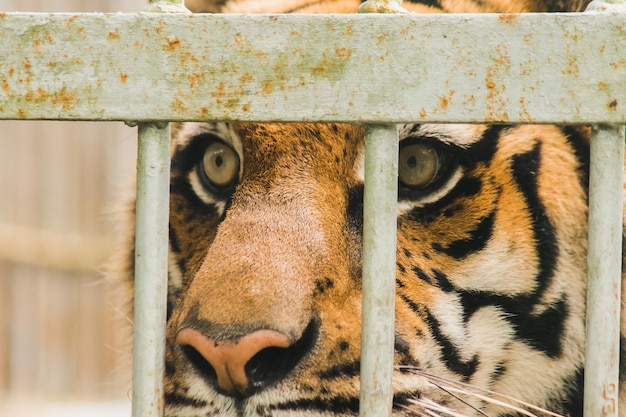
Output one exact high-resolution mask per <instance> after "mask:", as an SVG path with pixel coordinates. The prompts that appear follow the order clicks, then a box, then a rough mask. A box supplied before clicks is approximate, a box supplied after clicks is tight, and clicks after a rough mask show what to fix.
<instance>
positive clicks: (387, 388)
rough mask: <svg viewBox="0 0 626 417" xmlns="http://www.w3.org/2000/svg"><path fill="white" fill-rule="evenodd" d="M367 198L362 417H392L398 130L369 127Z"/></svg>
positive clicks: (364, 224)
mask: <svg viewBox="0 0 626 417" xmlns="http://www.w3.org/2000/svg"><path fill="white" fill-rule="evenodd" d="M364 184H365V189H364V196H363V308H362V312H361V315H362V327H363V330H362V334H361V345H362V349H361V395H360V406H359V415H360V416H361V417H385V416H390V415H391V406H392V399H393V390H392V386H391V376H392V374H393V360H394V357H393V355H394V353H393V352H394V350H393V344H394V318H395V308H394V300H395V289H396V279H395V277H396V221H397V219H396V217H397V210H398V208H397V196H398V128H397V126H395V125H381V126H368V128H367V134H366V135H365V182H364Z"/></svg>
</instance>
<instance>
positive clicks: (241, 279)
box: [165, 0, 626, 417]
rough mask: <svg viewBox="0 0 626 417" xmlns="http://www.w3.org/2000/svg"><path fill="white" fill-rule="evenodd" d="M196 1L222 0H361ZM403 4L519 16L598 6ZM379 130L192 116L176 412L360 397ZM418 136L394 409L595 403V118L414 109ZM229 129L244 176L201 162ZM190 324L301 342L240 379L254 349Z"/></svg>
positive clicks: (311, 407)
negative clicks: (369, 153) (434, 117)
mask: <svg viewBox="0 0 626 417" xmlns="http://www.w3.org/2000/svg"><path fill="white" fill-rule="evenodd" d="M187 3H188V6H189V7H191V8H192V9H194V11H220V12H233V11H236V12H242V11H252V12H295V11H298V12H302V11H304V12H309V11H310V12H313V11H314V12H319V11H326V12H328V11H339V12H344V11H345V12H348V11H352V10H353V9H354V8H355V7H356V6H358V2H350V0H345V1H333V0H328V1H318V2H316V1H312V0H311V1H307V0H301V1H298V0H293V1H272V0H266V1H258V0H257V1H252V0H230V1H221V0H218V1H215V2H202V1H200V0H199V1H195V2H194V1H188V2H187ZM344 6H345V7H344ZM404 6H405V7H407V6H408V7H407V8H411V9H413V10H417V11H433V10H438V11H442V10H443V11H446V12H470V11H497V12H519V11H529V10H562V9H568V10H580V9H581V8H582V7H584V4H582V3H577V2H571V3H569V4H566V3H565V2H559V1H555V2H550V1H543V2H540V1H537V2H533V1H531V0H528V1H519V2H516V1H507V0H501V1H496V0H483V1H479V0H474V1H471V0H466V1H464V0H458V1H453V0H450V1H446V0H440V1H423V2H409V4H407V2H405V4H404ZM363 135H364V132H363V130H362V129H361V128H360V127H356V126H350V125H342V124H248V123H232V124H225V123H186V124H182V125H175V129H174V133H173V145H172V148H173V151H172V152H173V160H172V174H171V203H170V204H171V205H170V208H171V216H170V266H169V268H170V291H169V305H168V306H169V308H168V326H167V353H166V392H165V399H166V415H167V416H180V417H187V416H217V415H219V416H225V417H261V416H277V417H278V416H320V417H321V416H333V417H338V416H355V415H356V414H357V413H358V403H359V400H358V397H359V381H358V377H359V367H360V363H359V353H360V347H359V346H360V308H361V307H360V297H361V292H360V282H361V245H362V227H363V225H362V214H363V213H362V211H363V207H362V203H363V202H362V199H363ZM400 139H401V143H400V149H401V150H400V157H401V158H400V159H401V163H400V166H401V174H400V178H399V195H398V242H397V273H396V300H395V302H396V325H395V363H396V369H395V371H394V375H393V385H394V406H393V411H394V415H395V416H421V415H445V416H449V415H466V416H479V415H489V416H501V417H503V416H519V415H523V414H521V411H520V410H519V409H516V408H514V407H517V406H518V405H517V404H518V403H516V402H515V401H514V400H512V398H515V399H518V400H520V401H523V402H524V403H525V404H531V405H533V406H536V407H540V408H543V409H546V410H550V411H551V412H554V413H560V414H563V415H568V416H581V415H582V379H583V356H584V313H585V283H586V239H587V227H586V219H587V197H586V195H587V183H588V169H589V130H588V129H587V128H584V127H562V126H534V125H525V126H513V125H490V126H485V125H416V124H408V125H403V126H400ZM213 144H218V146H219V147H220V149H226V151H225V152H226V154H224V155H231V156H234V157H235V159H236V160H238V162H239V165H238V169H235V170H234V171H233V172H234V183H232V184H231V183H228V184H227V185H220V186H216V184H215V183H212V182H211V180H210V179H208V178H207V177H208V176H210V175H209V174H206V171H205V170H204V168H203V167H204V165H203V158H204V155H205V153H206V152H207V149H211V146H213ZM414 149H417V150H419V152H425V153H424V155H432V154H435V155H436V156H437V158H436V165H437V169H438V171H437V174H436V175H434V176H433V177H432V179H431V180H430V182H428V183H426V184H422V185H420V186H412V185H411V184H410V181H409V180H407V178H409V177H404V176H403V174H402V172H403V171H402V169H403V162H402V161H404V163H405V165H404V168H406V169H407V170H408V171H407V172H409V173H413V172H414V171H413V170H414V169H417V168H416V166H418V167H419V166H421V165H419V164H420V163H421V162H419V161H418V160H417V159H416V158H415V157H414V155H416V154H411V153H410V152H409V151H413V150H414ZM220 155H221V154H220ZM406 155H408V156H406ZM419 155H422V153H419ZM403 158H404V159H403ZM424 158H426V157H424ZM226 160H227V159H226V157H224V159H222V157H221V156H219V157H218V159H215V161H216V166H218V168H221V167H222V166H224V165H223V164H224V163H225V161H226ZM425 169H428V168H425ZM185 329H193V331H194V332H196V333H194V334H202V335H203V337H206V338H207V340H210V341H211V342H210V344H211V346H214V347H216V348H217V347H218V345H219V346H221V345H223V344H229V343H232V345H233V346H237V345H238V344H241V345H244V344H245V343H247V342H244V341H245V340H247V339H246V338H247V336H248V335H251V334H257V332H258V331H260V330H262V329H270V330H271V331H273V332H277V333H280V334H281V335H283V336H284V337H285V340H287V341H288V343H287V344H288V345H289V346H288V347H287V346H279V344H280V343H279V344H276V345H275V346H274V345H271V346H269V347H268V348H267V349H263V350H260V351H259V352H258V354H255V355H254V356H252V358H251V359H250V360H249V361H248V362H246V365H245V372H246V375H247V377H246V378H247V382H249V385H247V386H239V385H237V384H235V388H233V387H229V385H228V383H224V379H223V375H225V374H226V373H228V372H231V373H233V375H234V372H235V370H234V369H235V365H232V368H229V367H230V366H231V364H232V363H235V362H236V359H232V362H229V364H228V365H227V366H226V368H228V370H227V371H220V370H217V367H216V366H215V365H214V366H211V364H213V363H214V362H212V360H213V359H214V357H210V358H209V356H210V355H212V353H209V354H206V353H205V351H204V350H203V349H202V348H198V349H197V348H196V347H197V346H201V345H197V344H195V342H186V341H185V340H187V339H183V338H181V337H180V335H181V334H182V333H184V330H185ZM283 336H281V337H283ZM281 340H282V339H281ZM229 346H230V345H229ZM207 349H208V350H211V349H212V348H211V347H210V346H209V347H208V348H207ZM234 349H236V348H234ZM207 358H209V359H207ZM216 360H217V359H216ZM219 360H221V359H219ZM215 363H217V362H215ZM220 364H221V362H220ZM218 366H221V365H218ZM226 368H225V369H226ZM241 369H244V368H241ZM244 379H245V378H244ZM233 381H241V379H239V380H237V378H236V377H234V376H233ZM477 393H478V394H479V395H476V394H477ZM495 393H497V394H495ZM501 396H506V397H501ZM502 398H505V399H504V400H502ZM494 400H502V402H504V403H506V404H508V405H506V404H502V403H501V402H496V401H494ZM519 407H522V408H527V407H526V406H525V405H523V406H519ZM532 412H533V413H535V414H537V415H546V414H542V412H540V411H532ZM620 415H622V416H624V415H626V414H624V413H622V414H620Z"/></svg>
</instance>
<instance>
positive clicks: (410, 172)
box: [398, 143, 441, 188]
mask: <svg viewBox="0 0 626 417" xmlns="http://www.w3.org/2000/svg"><path fill="white" fill-rule="evenodd" d="M440 165H441V164H440V159H439V154H438V153H437V151H436V150H435V148H434V147H432V146H431V145H428V144H426V143H413V144H409V145H407V146H404V147H402V148H401V149H400V156H399V159H398V177H399V179H400V182H402V184H403V185H405V186H406V187H410V188H424V187H427V186H428V185H429V184H431V183H432V182H433V181H434V180H435V179H437V178H438V173H439V169H440Z"/></svg>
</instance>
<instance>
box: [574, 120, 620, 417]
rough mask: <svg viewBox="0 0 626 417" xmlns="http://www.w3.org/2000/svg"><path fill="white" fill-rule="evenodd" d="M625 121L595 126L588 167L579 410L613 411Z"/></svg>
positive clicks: (593, 413)
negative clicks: (586, 276) (582, 396)
mask: <svg viewBox="0 0 626 417" xmlns="http://www.w3.org/2000/svg"><path fill="white" fill-rule="evenodd" d="M625 139H626V137H625V135H624V126H620V127H608V126H594V127H593V131H592V138H591V168H590V172H589V253H588V268H589V279H588V283H587V324H586V329H587V338H586V346H585V350H586V354H585V399H584V413H585V414H584V415H585V416H588V417H593V416H604V417H611V416H617V415H618V413H617V410H618V407H617V402H618V381H619V355H620V294H621V282H622V239H623V235H622V231H623V229H622V221H623V199H622V195H623V189H624V140H625Z"/></svg>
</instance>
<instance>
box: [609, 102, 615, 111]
mask: <svg viewBox="0 0 626 417" xmlns="http://www.w3.org/2000/svg"><path fill="white" fill-rule="evenodd" d="M608 108H609V110H612V111H615V110H617V100H616V99H613V100H611V101H610V102H609V104H608Z"/></svg>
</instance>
